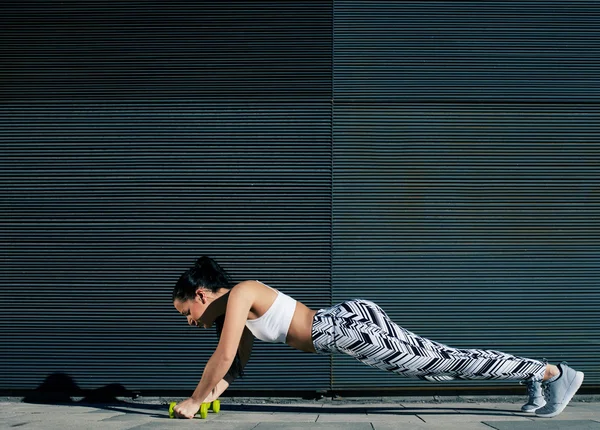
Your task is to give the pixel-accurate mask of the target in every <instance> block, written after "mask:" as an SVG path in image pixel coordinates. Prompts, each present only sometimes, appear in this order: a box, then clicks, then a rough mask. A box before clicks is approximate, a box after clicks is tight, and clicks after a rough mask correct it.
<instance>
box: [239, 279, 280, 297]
mask: <svg viewBox="0 0 600 430" xmlns="http://www.w3.org/2000/svg"><path fill="white" fill-rule="evenodd" d="M265 288H268V289H270V290H275V289H274V288H271V287H269V286H268V285H266V284H263V283H262V282H260V281H256V280H254V279H249V280H247V281H242V282H239V283H237V284H235V285H234V286H233V287H232V288H231V292H234V291H235V294H254V293H257V292H260V291H264V289H265ZM275 291H276V290H275Z"/></svg>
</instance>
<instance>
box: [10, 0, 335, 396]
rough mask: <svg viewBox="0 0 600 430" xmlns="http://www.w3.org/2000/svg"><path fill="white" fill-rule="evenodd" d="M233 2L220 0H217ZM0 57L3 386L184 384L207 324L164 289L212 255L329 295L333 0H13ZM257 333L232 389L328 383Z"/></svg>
mask: <svg viewBox="0 0 600 430" xmlns="http://www.w3.org/2000/svg"><path fill="white" fill-rule="evenodd" d="M225 3H226V4H225ZM3 14H4V17H5V18H8V20H9V21H10V22H9V25H8V26H7V27H4V28H3V29H2V30H0V31H2V32H3V33H2V35H3V37H4V40H3V43H2V44H0V45H1V48H0V49H1V51H2V54H3V58H4V59H5V60H6V63H5V64H7V67H3V68H2V70H1V71H0V80H1V81H2V86H1V87H0V95H1V97H2V98H1V101H0V155H1V157H0V192H1V195H2V198H1V199H0V244H1V245H0V256H1V257H0V267H1V269H0V270H1V271H2V277H1V279H0V297H1V300H0V309H1V311H0V333H1V334H0V348H1V354H0V357H1V358H0V388H1V389H3V390H17V389H32V388H35V387H36V386H38V385H39V384H40V383H41V382H42V381H43V380H44V378H45V377H46V376H48V375H50V374H52V373H54V372H65V373H68V374H69V375H71V376H72V377H73V378H74V379H75V381H76V383H78V384H79V386H80V387H82V388H98V387H101V386H103V385H105V384H109V383H121V384H123V385H124V386H125V387H126V388H128V389H135V390H146V391H161V390H177V391H180V392H182V393H187V392H191V390H193V388H194V387H195V384H196V383H197V382H198V380H199V378H200V376H201V373H202V369H203V367H204V364H205V362H206V360H207V359H208V357H209V356H210V354H211V352H212V351H213V350H214V347H215V344H216V336H215V334H214V331H213V330H207V331H199V330H197V329H192V328H189V327H187V325H186V322H185V320H184V319H183V318H181V316H180V315H178V314H177V312H176V311H175V310H174V308H173V307H172V303H171V290H172V287H173V286H174V283H175V281H176V280H177V278H178V277H179V275H180V274H181V272H183V271H184V270H185V269H187V268H188V267H189V266H190V265H191V264H193V261H194V260H195V258H197V257H198V256H200V255H202V254H207V255H211V256H214V257H215V258H217V260H218V261H219V262H220V263H221V264H222V265H223V267H225V268H226V269H228V270H229V271H230V273H231V274H232V277H233V278H234V279H235V280H238V281H241V280H244V279H260V280H262V281H264V282H266V283H268V284H270V285H272V286H273V287H276V288H279V289H281V290H282V291H284V292H286V293H288V294H291V295H292V296H294V297H296V298H297V299H299V300H302V301H304V302H305V303H306V304H307V305H308V306H312V307H315V308H318V307H322V306H325V305H327V304H329V300H330V290H331V286H330V264H331V261H330V232H331V146H330V140H331V5H330V3H328V2H310V3H307V2H286V3H285V4H282V3H280V2H198V1H193V2H192V1H175V2H168V3H165V2H149V3H145V4H140V3H139V2H129V1H123V2H104V1H87V2H62V3H61V2H56V3H48V2H31V1H23V2H9V4H7V5H3ZM329 375H330V361H329V359H328V358H327V357H320V356H308V355H307V354H302V353H300V352H298V351H294V350H292V349H291V348H289V347H287V346H285V345H269V344H265V343H262V342H258V341H257V342H256V347H255V350H254V353H253V358H252V359H251V361H250V363H249V365H248V368H247V372H246V378H245V379H242V380H240V381H236V382H235V383H234V385H233V387H232V389H239V390H250V389H251V390H262V389H267V388H268V389H269V390H314V389H323V388H328V387H329Z"/></svg>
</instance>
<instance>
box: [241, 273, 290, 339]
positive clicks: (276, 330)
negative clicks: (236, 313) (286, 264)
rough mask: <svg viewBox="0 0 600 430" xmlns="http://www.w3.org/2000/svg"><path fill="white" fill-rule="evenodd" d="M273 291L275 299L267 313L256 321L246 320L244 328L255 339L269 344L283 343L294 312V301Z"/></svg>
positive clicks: (279, 292)
mask: <svg viewBox="0 0 600 430" xmlns="http://www.w3.org/2000/svg"><path fill="white" fill-rule="evenodd" d="M257 282H260V281H257ZM260 283H261V284H263V283H262V282H260ZM263 285H264V286H265V287H269V286H268V285H266V284H263ZM269 288H271V287H269ZM271 289H272V290H275V289H274V288H271ZM275 291H277V298H276V299H275V301H274V302H273V304H272V305H271V307H270V308H269V309H267V312H265V313H264V314H263V315H262V316H260V317H258V318H256V319H253V320H246V327H248V330H250V331H251V332H252V334H253V335H254V336H255V337H256V338H257V339H260V340H262V341H265V342H271V343H285V338H286V336H287V333H288V330H289V329H290V324H291V323H292V318H293V317H294V311H295V310H296V300H294V299H293V298H291V297H290V296H288V295H285V294H283V293H282V292H281V291H278V290H275Z"/></svg>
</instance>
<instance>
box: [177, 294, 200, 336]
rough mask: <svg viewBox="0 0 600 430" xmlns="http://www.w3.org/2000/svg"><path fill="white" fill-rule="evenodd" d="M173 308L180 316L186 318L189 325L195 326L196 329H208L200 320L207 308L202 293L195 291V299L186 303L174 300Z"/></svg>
mask: <svg viewBox="0 0 600 430" xmlns="http://www.w3.org/2000/svg"><path fill="white" fill-rule="evenodd" d="M173 306H175V309H177V311H178V312H179V313H180V314H181V315H183V316H184V317H186V318H187V320H188V324H189V325H195V326H197V327H199V326H200V325H202V326H204V327H205V328H208V326H207V325H206V324H204V323H203V322H202V320H201V318H202V315H203V314H204V311H205V310H206V308H207V307H208V301H207V300H206V295H205V294H204V292H202V291H200V290H198V291H196V297H194V298H193V299H189V300H186V301H182V300H179V299H175V301H174V302H173Z"/></svg>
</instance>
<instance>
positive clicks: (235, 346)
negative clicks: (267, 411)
mask: <svg viewBox="0 0 600 430" xmlns="http://www.w3.org/2000/svg"><path fill="white" fill-rule="evenodd" d="M232 285H233V284H232V282H231V279H230V277H229V275H228V274H227V273H226V272H225V271H224V270H223V269H222V268H221V267H220V266H219V265H218V264H217V262H216V261H214V260H213V259H211V258H209V257H202V258H200V259H199V260H198V261H197V262H196V264H195V265H194V267H192V268H190V269H189V270H187V271H186V272H184V273H183V274H182V275H181V277H180V278H179V281H178V282H177V284H176V286H175V288H174V290H173V305H174V306H175V309H177V311H179V312H180V313H181V314H182V315H183V316H185V317H186V318H187V320H188V323H189V324H190V325H196V326H199V325H202V326H204V327H206V328H208V327H211V326H212V325H213V324H216V326H217V332H218V333H219V336H220V340H219V344H218V345H217V348H216V350H215V352H214V353H213V355H212V357H211V358H210V359H209V360H208V363H207V364H206V367H205V368H204V372H203V374H202V379H201V380H200V382H199V383H198V386H197V387H196V390H195V391H194V393H193V394H192V396H191V397H190V398H189V399H187V400H185V401H184V402H181V403H179V404H178V405H177V406H175V409H174V410H175V413H176V414H177V415H179V416H182V417H186V418H193V417H194V414H195V413H196V412H197V411H198V409H199V408H200V405H201V404H202V402H210V401H212V400H214V399H216V398H218V397H219V396H220V395H221V394H222V393H223V391H225V389H227V387H228V386H229V384H230V383H231V382H232V381H233V379H235V378H236V377H237V376H239V375H240V374H241V372H242V369H243V367H244V366H245V364H246V362H247V361H248V358H249V357H250V352H251V350H252V343H253V339H254V337H256V338H258V339H260V340H263V341H266V342H281V343H287V344H288V345H290V346H291V347H293V348H296V349H299V350H301V351H306V352H314V353H318V354H331V353H337V352H341V353H344V354H348V355H351V356H353V357H355V358H356V359H358V360H359V361H362V362H363V363H365V364H367V365H369V366H372V367H377V368H379V369H382V370H387V371H391V372H394V373H397V374H399V375H402V376H407V377H412V378H418V379H424V380H429V381H445V380H452V379H511V380H520V381H525V382H526V384H527V386H528V392H529V402H528V403H527V404H525V405H524V406H523V408H522V410H523V411H525V412H535V414H536V415H537V416H539V417H554V416H556V415H558V414H559V413H561V412H562V410H563V409H564V408H565V407H566V406H567V404H568V403H569V401H570V400H571V398H572V397H573V395H575V393H576V392H577V390H578V389H579V387H580V386H581V383H582V382H583V373H582V372H577V371H575V370H573V369H571V368H570V367H568V366H567V365H566V363H561V364H559V365H558V366H555V365H552V364H547V363H544V362H541V361H538V360H533V359H528V358H522V357H515V356H512V355H509V354H505V353H503V352H499V351H489V350H479V349H455V348H451V347H448V346H446V345H443V344H441V343H438V342H434V341H432V340H429V339H425V338H422V337H420V336H418V335H416V334H414V333H411V332H410V331H408V330H406V329H404V328H402V327H399V326H398V325H396V324H395V323H394V322H393V321H391V320H390V319H389V317H388V316H387V315H386V313H385V312H384V311H383V310H382V309H381V308H380V307H379V306H377V305H376V304H374V303H372V302H370V301H367V300H350V301H347V302H343V303H340V304H338V305H335V306H333V307H331V308H328V309H321V310H318V311H315V310H312V309H309V308H308V307H306V306H305V305H303V304H302V303H300V302H298V301H296V300H294V299H293V298H291V297H289V296H287V295H285V294H283V293H282V292H280V291H277V290H275V289H273V288H271V287H269V286H267V285H265V284H263V283H261V282H259V281H244V282H241V283H239V284H237V285H235V286H233V287H232ZM542 386H543V387H544V388H545V399H544V396H542Z"/></svg>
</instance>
